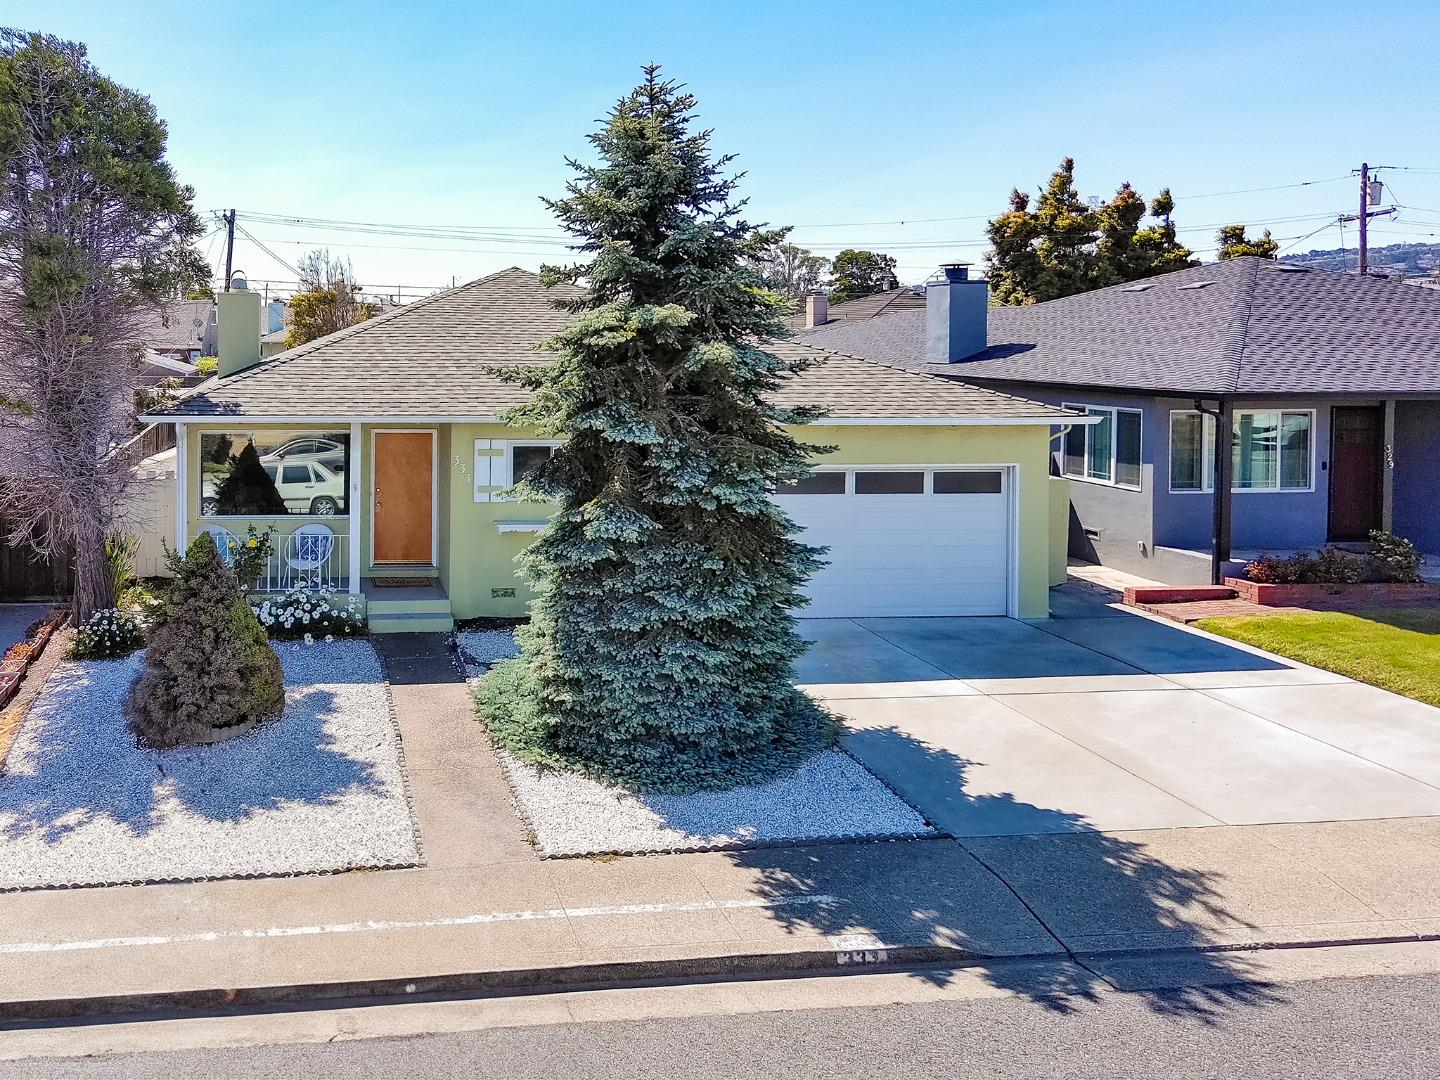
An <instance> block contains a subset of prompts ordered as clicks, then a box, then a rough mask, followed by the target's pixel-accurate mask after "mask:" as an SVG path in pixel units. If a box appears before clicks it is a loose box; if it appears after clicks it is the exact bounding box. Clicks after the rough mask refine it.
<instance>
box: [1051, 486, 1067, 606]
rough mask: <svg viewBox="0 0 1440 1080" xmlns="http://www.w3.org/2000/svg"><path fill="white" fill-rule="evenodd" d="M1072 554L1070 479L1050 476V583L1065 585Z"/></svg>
mask: <svg viewBox="0 0 1440 1080" xmlns="http://www.w3.org/2000/svg"><path fill="white" fill-rule="evenodd" d="M1069 556H1070V481H1069V480H1066V479H1065V477H1063V476H1052V477H1050V584H1051V585H1052V586H1054V585H1064V584H1065V582H1066V580H1067V578H1068V576H1069V571H1068V570H1067V569H1066V568H1067V567H1068V566H1069Z"/></svg>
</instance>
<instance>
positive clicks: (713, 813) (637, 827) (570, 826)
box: [500, 750, 934, 858]
mask: <svg viewBox="0 0 1440 1080" xmlns="http://www.w3.org/2000/svg"><path fill="white" fill-rule="evenodd" d="M500 758H501V760H502V762H503V763H504V765H505V770H506V772H507V773H508V774H509V776H510V783H511V787H512V788H513V790H514V792H515V797H516V801H517V803H518V805H519V807H520V809H521V812H522V814H523V815H524V817H525V818H526V820H527V821H528V823H529V825H530V828H531V830H532V831H533V832H534V834H535V841H536V844H537V846H538V847H539V848H540V853H541V854H542V855H543V856H545V857H547V858H556V857H562V856H571V855H603V854H631V853H641V852H673V851H706V850H714V849H722V848H723V849H731V848H748V847H763V846H765V845H772V844H780V843H790V842H798V841H802V840H847V839H878V838H883V837H896V838H898V837H915V836H925V835H929V834H931V833H933V832H934V830H933V829H931V828H930V827H929V826H928V825H927V824H926V823H925V819H924V818H923V817H921V816H920V814H919V813H918V812H917V811H915V810H914V809H913V808H912V807H910V806H909V805H908V804H907V803H906V802H904V801H903V800H902V799H901V798H900V797H899V796H897V795H896V794H895V793H894V792H892V791H891V790H890V789H889V788H888V787H886V786H885V785H884V784H882V783H881V782H880V781H879V780H877V779H876V778H875V777H874V776H873V775H872V774H871V773H870V771H869V770H868V769H866V768H865V766H863V765H861V764H860V763H859V762H858V761H856V760H855V759H854V758H852V757H850V755H848V754H846V753H843V752H842V751H839V750H826V751H823V752H822V753H819V754H816V755H815V756H814V757H813V758H811V759H810V760H809V761H808V762H806V763H805V764H804V765H802V766H801V767H800V768H799V769H798V770H797V771H795V772H794V773H791V774H790V775H789V776H784V777H781V778H780V779H778V780H772V781H771V782H770V783H768V784H755V785H750V786H747V787H738V788H732V789H731V790H729V791H706V792H700V793H698V794H694V795H644V796H637V795H634V794H631V793H630V792H627V791H623V790H621V789H619V788H613V787H609V786H607V785H605V784H602V783H599V782H598V781H595V780H591V779H589V778H587V777H584V776H580V775H578V774H576V773H569V772H559V771H556V770H540V769H536V768H535V767H533V766H531V765H528V764H526V763H525V762H522V761H519V760H518V759H516V758H514V757H512V756H511V755H509V754H506V753H504V752H501V754H500Z"/></svg>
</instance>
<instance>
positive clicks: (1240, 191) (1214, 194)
mask: <svg viewBox="0 0 1440 1080" xmlns="http://www.w3.org/2000/svg"><path fill="white" fill-rule="evenodd" d="M1349 179H1350V174H1349V173H1346V174H1345V175H1344V176H1327V177H1326V178H1325V179H1323V180H1301V181H1300V182H1299V183H1298V184H1275V185H1273V186H1271V187H1253V188H1237V189H1236V190H1234V191H1207V192H1205V193H1204V194H1203V195H1176V196H1175V197H1174V198H1175V201H1176V202H1179V201H1180V200H1181V199H1218V198H1220V197H1221V196H1222V195H1253V194H1255V193H1256V192H1257V191H1285V190H1287V189H1290V188H1302V187H1312V186H1314V185H1315V184H1333V183H1335V182H1336V181H1337V180H1349Z"/></svg>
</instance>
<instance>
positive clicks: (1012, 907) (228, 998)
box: [0, 638, 1440, 1020]
mask: <svg viewBox="0 0 1440 1080" xmlns="http://www.w3.org/2000/svg"><path fill="white" fill-rule="evenodd" d="M377 645H378V647H379V648H380V649H381V651H382V653H383V654H384V655H385V658H386V662H387V664H388V665H389V669H390V678H391V682H392V687H393V693H394V699H395V706H396V712H397V716H398V718H399V720H400V725H401V730H402V734H403V738H404V745H405V754H406V759H407V765H408V768H409V770H410V775H411V782H412V796H413V802H414V807H415V812H416V814H417V817H418V820H419V824H420V832H421V836H422V841H423V848H424V857H425V860H426V864H425V865H424V866H423V867H420V868H417V869H413V870H394V871H380V872H371V873H350V874H339V875H334V876H320V877H297V878H278V879H264V880H231V881H219V882H201V883H194V884H173V885H159V886H136V887H121V888H103V889H75V890H45V891H36V892H28V893H9V894H3V895H0V1019H11V1020H14V1019H19V1018H25V1017H38V1016H51V1015H83V1014H86V1013H104V1012H127V1011H140V1010H143V1009H153V1008H160V1007H166V1006H178V1007H223V1006H226V1005H232V1004H247V1003H258V1002H264V1001H285V1000H305V999H311V998H327V997H332V998H333V997H357V996H365V995H367V994H385V995H389V994H405V993H416V994H423V993H427V992H434V993H462V992H470V991H478V990H500V989H523V988H539V987H553V986H559V985H587V984H595V983H606V982H613V981H626V980H632V981H633V980H644V979H657V978H687V977H688V978H700V977H707V976H713V975H723V974H736V975H743V974H763V973H767V972H781V971H795V970H823V969H834V968H836V967H837V966H841V965H844V966H845V967H847V968H849V967H855V968H862V967H866V966H870V965H875V964H879V963H889V964H920V963H952V964H953V963H963V962H966V961H968V960H972V959H982V958H1016V957H1061V956H1072V957H1075V958H1078V959H1081V960H1082V961H1083V960H1085V959H1086V958H1088V957H1094V956H1107V955H1108V956H1113V955H1125V954H1133V953H1137V952H1148V951H1154V950H1172V949H1178V950H1202V951H1201V952H1198V953H1197V954H1196V955H1197V959H1196V961H1195V962H1196V963H1197V964H1199V965H1201V966H1203V967H1205V968H1206V969H1208V972H1209V977H1210V981H1212V982H1225V981H1238V980H1241V979H1243V978H1245V976H1246V973H1247V971H1249V970H1250V967H1249V965H1248V963H1247V961H1246V959H1245V956H1244V954H1243V951H1238V950H1244V949H1248V948H1255V947H1265V946H1278V945H1296V944H1316V943H1344V942H1375V941H1395V940H1400V941H1403V940H1416V939H1423V938H1431V937H1440V818H1425V819H1394V820H1385V821H1354V822H1336V823H1321V824H1306V825H1284V826H1243V827H1231V826H1224V827H1214V828H1191V829H1176V830H1163V831H1157V832H1130V833H1116V834H1105V833H1073V834H1059V835H1049V836H1031V837H991V838H983V839H965V840H949V839H934V840H922V841H909V842H892V843H868V844H833V845H814V846H808V847H795V848H771V849H763V850H756V851H748V852H725V853H703V854H684V855H668V856H660V857H652V858H627V859H613V860H591V859H578V860H552V861H541V860H540V859H539V858H538V857H537V856H536V855H535V853H534V850H533V849H532V848H531V847H530V845H529V844H528V843H527V842H526V839H525V836H524V834H523V832H522V827H521V825H520V823H519V821H518V819H517V817H516V815H515V814H514V812H513V810H512V809H511V807H510V805H509V791H508V788H507V787H506V785H505V782H504V780H503V778H502V776H501V774H500V770H499V767H498V764H497V763H496V762H495V760H494V758H493V756H492V755H491V754H490V751H489V749H488V746H487V745H486V743H485V740H484V738H483V736H482V735H481V734H480V732H479V729H478V728H477V726H476V725H475V724H474V722H473V721H472V720H471V719H470V707H469V701H468V697H467V692H466V687H465V684H464V682H463V681H462V680H461V677H460V676H459V674H458V673H457V672H455V671H454V670H453V668H449V667H448V666H447V665H448V659H447V658H446V657H445V656H443V655H437V654H436V652H435V650H434V643H433V642H425V641H420V640H415V639H402V638H395V639H386V638H380V639H377ZM994 970H995V972H997V974H995V975H993V976H989V977H993V978H994V979H996V980H1003V979H1004V978H1005V977H1006V976H1005V975H1004V974H1003V969H1002V967H997V968H995V969H994ZM1055 970H1056V971H1057V972H1061V973H1063V974H1061V975H1057V980H1060V983H1057V985H1055V986H1052V987H1049V988H1048V991H1049V992H1053V993H1080V994H1084V993H1087V992H1091V991H1093V990H1094V989H1096V988H1097V987H1098V986H1099V984H1100V982H1101V981H1102V976H1101V975H1099V974H1096V972H1095V971H1092V970H1091V969H1090V968H1089V967H1087V966H1085V964H1084V963H1081V964H1066V965H1055Z"/></svg>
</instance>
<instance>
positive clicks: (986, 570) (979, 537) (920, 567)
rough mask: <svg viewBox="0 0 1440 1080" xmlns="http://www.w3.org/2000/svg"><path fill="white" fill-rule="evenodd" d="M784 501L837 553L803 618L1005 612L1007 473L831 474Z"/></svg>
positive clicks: (815, 582)
mask: <svg viewBox="0 0 1440 1080" xmlns="http://www.w3.org/2000/svg"><path fill="white" fill-rule="evenodd" d="M776 501H777V502H779V504H780V505H781V506H783V507H784V508H785V511H786V513H788V514H789V515H790V517H791V518H793V519H794V520H795V522H796V523H797V524H799V525H803V526H804V527H805V531H804V532H802V533H801V534H800V536H799V539H800V540H801V541H803V542H804V543H807V544H815V545H821V546H824V547H828V548H829V549H830V551H829V554H828V555H826V558H827V559H828V560H829V563H830V565H829V566H826V567H825V568H824V569H823V570H821V571H820V572H819V573H817V574H816V575H815V576H814V577H813V578H811V580H810V584H809V586H808V587H807V589H806V592H807V593H808V594H809V596H810V604H809V606H808V607H805V608H803V609H801V611H800V612H799V614H800V616H801V617H802V618H809V619H814V618H822V619H823V618H858V617H865V616H869V617H879V616H886V615H894V616H899V615H1004V614H1006V609H1007V606H1008V605H1007V603H1006V600H1007V597H1008V595H1009V577H1010V575H1009V562H1010V478H1009V472H1008V470H1005V469H955V468H933V469H903V468H895V467H887V468H882V467H878V466H877V467H874V468H853V469H826V470H819V471H817V472H815V473H814V474H812V475H811V476H809V477H808V478H806V479H805V480H802V481H799V482H798V483H797V484H795V485H787V486H786V488H785V489H784V492H783V493H781V494H779V495H777V496H776Z"/></svg>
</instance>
